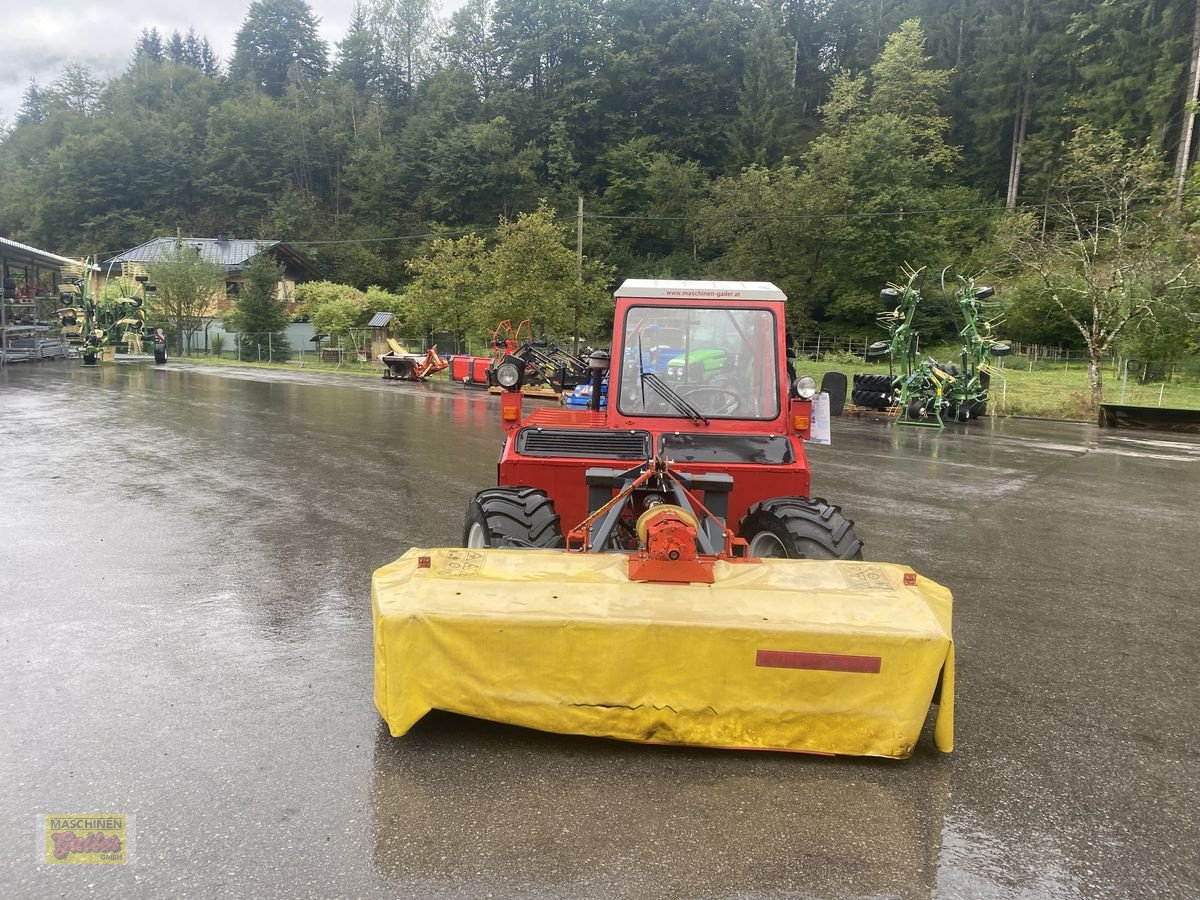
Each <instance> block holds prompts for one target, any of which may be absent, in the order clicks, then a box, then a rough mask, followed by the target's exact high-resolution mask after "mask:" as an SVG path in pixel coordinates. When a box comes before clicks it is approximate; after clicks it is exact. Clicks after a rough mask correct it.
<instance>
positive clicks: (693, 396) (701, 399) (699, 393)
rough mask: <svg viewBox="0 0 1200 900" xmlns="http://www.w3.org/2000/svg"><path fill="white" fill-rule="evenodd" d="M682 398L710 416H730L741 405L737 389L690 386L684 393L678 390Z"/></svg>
mask: <svg viewBox="0 0 1200 900" xmlns="http://www.w3.org/2000/svg"><path fill="white" fill-rule="evenodd" d="M680 393H681V394H682V396H683V399H684V400H686V401H687V402H688V403H690V404H692V405H693V406H695V407H696V408H697V409H698V410H699V411H700V412H702V413H706V414H708V415H711V416H731V415H733V414H734V413H735V412H737V411H738V409H739V408H740V407H741V405H742V398H741V396H740V395H739V394H738V393H737V391H730V390H726V389H725V388H719V387H697V388H691V389H689V390H688V391H687V392H686V393H684V392H682V391H681V392H680Z"/></svg>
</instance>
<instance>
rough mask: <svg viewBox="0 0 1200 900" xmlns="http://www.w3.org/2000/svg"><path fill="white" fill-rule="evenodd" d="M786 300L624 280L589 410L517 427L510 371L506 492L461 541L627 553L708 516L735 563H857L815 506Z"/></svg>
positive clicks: (764, 286) (717, 545) (839, 525)
mask: <svg viewBox="0 0 1200 900" xmlns="http://www.w3.org/2000/svg"><path fill="white" fill-rule="evenodd" d="M784 301H785V297H784V294H783V292H782V291H780V290H779V288H777V287H775V286H774V285H772V284H768V283H763V282H714V281H657V280H642V279H630V280H628V281H626V282H625V283H624V284H622V285H621V287H620V288H619V289H618V290H617V292H616V317H615V324H614V334H613V342H612V349H611V354H606V353H604V352H603V351H601V352H598V353H594V354H592V358H591V363H592V366H593V376H594V377H593V385H592V392H591V405H590V408H588V409H565V408H555V409H545V408H539V409H538V410H536V411H534V412H533V413H532V414H531V415H529V416H527V417H522V414H521V387H522V384H521V382H522V378H523V374H524V372H525V366H524V362H523V361H522V360H520V359H515V358H514V359H511V360H507V359H506V360H504V361H501V363H500V364H499V365H498V366H497V368H496V377H497V380H498V381H499V383H500V384H501V385H502V386H503V387H504V388H505V389H506V392H505V393H504V394H503V395H502V418H503V423H504V426H505V429H506V430H507V438H506V440H505V443H504V450H503V451H502V453H501V455H500V462H499V486H498V487H494V488H488V489H486V490H482V491H480V492H479V493H477V494H476V495H475V496H474V497H473V498H472V499H471V501H470V503H469V505H468V507H467V514H466V523H465V528H464V533H463V543H464V545H465V546H466V547H468V548H475V549H480V548H489V547H492V548H498V547H534V548H561V547H564V546H566V545H570V546H572V547H573V548H574V547H575V546H576V545H581V546H582V548H585V549H590V550H625V551H631V550H636V549H637V548H638V547H639V545H644V543H645V542H644V539H643V538H644V535H640V534H639V531H643V532H644V531H645V528H646V522H642V527H641V528H639V521H640V520H642V518H643V516H644V515H645V514H646V513H647V511H648V510H651V509H652V508H654V507H655V506H659V505H664V504H667V505H670V506H671V508H672V509H679V508H680V507H683V509H684V510H689V509H691V511H692V512H693V513H694V514H695V518H696V519H698V520H700V519H708V518H709V517H708V516H701V515H699V512H700V511H699V510H695V509H694V507H695V506H697V505H699V506H701V507H702V509H703V511H704V512H705V513H710V514H712V518H713V519H716V520H720V521H719V522H718V523H716V524H712V523H708V522H703V523H701V524H700V525H699V529H698V530H699V531H700V543H701V545H702V546H701V550H702V551H704V550H707V552H708V553H710V554H719V553H720V552H721V544H722V533H723V532H724V531H731V532H732V536H733V544H732V545H731V546H730V547H729V548H727V549H728V550H729V552H731V553H732V554H733V555H735V556H746V557H751V558H766V557H787V558H808V559H844V560H855V559H862V547H863V542H862V541H861V540H860V539H859V538H858V536H857V535H856V534H855V532H854V523H853V522H851V521H850V520H849V519H847V518H846V517H845V516H843V515H842V512H841V510H839V509H838V507H836V506H833V505H831V504H829V503H827V502H826V501H824V500H821V499H816V498H812V497H811V496H810V477H809V468H808V461H807V458H806V456H805V452H804V440H806V439H807V438H809V436H810V429H811V425H812V415H813V403H812V397H813V396H814V395H815V393H816V384H815V382H814V381H813V379H811V378H809V377H806V376H805V377H801V378H798V379H795V380H794V381H793V380H792V379H791V378H790V377H789V374H788V371H789V369H788V365H787V347H786V345H785V332H784ZM606 370H607V376H605V371H606ZM605 378H606V387H607V393H605V385H604V384H603V382H604V381H605ZM668 469H669V471H670V473H671V475H670V476H668V477H664V473H665V472H666V471H667V470H668ZM650 470H653V472H650ZM648 472H650V474H649V475H647V473H648ZM639 479H641V480H640V481H639ZM634 482H637V484H636V486H633V485H634ZM677 482H678V485H679V487H678V488H676V487H674V485H675V484H676V483H677ZM680 490H682V491H683V492H684V493H680ZM685 494H686V496H685ZM616 496H621V497H622V500H623V502H622V503H621V504H620V506H621V508H620V509H619V510H615V511H614V510H606V509H605V507H607V506H609V505H610V504H612V502H613V499H614V497H616ZM689 500H690V501H692V502H688V501H689ZM600 510H605V512H609V513H610V514H609V515H597V513H598V512H599V511H600ZM585 522H586V525H584V526H583V527H582V528H578V527H579V526H580V525H581V523H585ZM725 523H728V524H727V525H726V524H725ZM696 524H698V523H697V522H693V523H692V525H693V526H695V525H696ZM564 525H566V526H567V527H566V528H565V529H564ZM734 526H736V527H734ZM572 528H578V530H577V531H576V532H572V531H571V530H570V529H572ZM706 531H711V535H709V538H710V540H708V541H705V532H706ZM573 535H574V538H573Z"/></svg>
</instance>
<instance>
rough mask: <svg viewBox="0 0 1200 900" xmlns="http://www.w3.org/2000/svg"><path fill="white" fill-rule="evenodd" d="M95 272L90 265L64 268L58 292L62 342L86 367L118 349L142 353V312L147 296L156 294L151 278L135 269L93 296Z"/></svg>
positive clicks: (109, 281)
mask: <svg viewBox="0 0 1200 900" xmlns="http://www.w3.org/2000/svg"><path fill="white" fill-rule="evenodd" d="M94 269H95V265H94V263H93V261H92V260H91V259H87V260H82V261H80V262H79V263H78V265H76V266H73V267H69V268H64V269H63V283H62V284H60V285H59V286H58V290H59V303H60V304H61V308H60V309H59V310H58V311H57V312H58V315H59V318H60V322H61V325H62V334H63V337H64V338H65V339H66V340H67V342H68V343H69V344H70V345H71V347H73V348H74V350H75V352H76V353H77V354H78V356H79V357H80V359H81V360H82V362H83V365H85V366H97V365H99V364H100V362H101V361H102V360H104V359H106V358H107V359H111V358H112V355H113V354H115V353H116V351H117V350H118V349H121V350H123V351H124V352H126V353H134V354H138V353H141V352H142V341H143V339H144V337H145V328H146V324H145V308H144V307H145V304H146V299H147V297H148V295H149V294H152V293H154V291H155V286H154V285H153V284H150V283H149V282H150V276H149V275H147V274H146V272H145V271H143V270H141V269H137V270H136V271H129V272H126V273H124V274H122V275H120V276H118V277H117V278H109V277H106V278H105V280H104V284H103V287H102V288H101V289H100V291H99V292H98V293H95V292H93V291H92V284H91V277H90V275H91V272H92V271H93V270H94ZM110 272H111V270H110Z"/></svg>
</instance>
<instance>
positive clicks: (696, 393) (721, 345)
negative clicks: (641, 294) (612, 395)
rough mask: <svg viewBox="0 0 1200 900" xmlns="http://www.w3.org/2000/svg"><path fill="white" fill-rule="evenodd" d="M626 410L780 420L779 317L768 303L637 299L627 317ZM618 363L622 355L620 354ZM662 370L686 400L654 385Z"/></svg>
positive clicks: (622, 405)
mask: <svg viewBox="0 0 1200 900" xmlns="http://www.w3.org/2000/svg"><path fill="white" fill-rule="evenodd" d="M622 327H623V340H622V341H621V346H622V347H623V348H624V349H623V358H622V360H621V397H620V403H619V408H620V411H621V412H622V413H624V414H626V415H634V416H664V417H673V418H689V417H690V414H689V413H688V412H687V411H686V407H691V408H692V409H694V410H695V411H696V412H697V413H699V414H700V415H701V416H704V417H705V418H728V419H774V418H775V417H776V416H778V415H779V364H778V360H777V359H776V346H775V340H776V338H775V335H776V325H775V316H774V314H773V313H772V312H771V311H770V310H768V309H734V308H716V309H698V308H688V307H677V308H672V307H663V306H633V307H630V309H629V311H628V312H627V313H626V315H625V322H624V324H623V326H622ZM614 362H615V361H614ZM648 373H653V374H654V375H656V376H658V379H660V380H661V381H662V382H663V383H665V385H666V386H667V387H669V388H670V389H671V392H673V393H674V394H676V395H677V396H678V397H679V398H682V400H684V401H685V402H684V403H683V404H679V403H671V402H669V398H667V397H665V396H664V392H663V391H655V390H652V389H649V388H648V387H647V384H646V380H645V378H644V377H643V376H644V375H645V374H648Z"/></svg>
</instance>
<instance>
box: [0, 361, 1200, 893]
mask: <svg viewBox="0 0 1200 900" xmlns="http://www.w3.org/2000/svg"><path fill="white" fill-rule="evenodd" d="M496 415H497V414H496V409H495V401H494V400H493V399H491V398H489V397H487V396H486V395H481V394H475V393H469V392H466V391H462V390H459V389H456V388H453V387H448V386H428V385H409V384H388V383H384V382H383V381H382V380H380V381H378V382H376V381H364V380H361V379H353V378H344V379H328V378H314V377H310V376H307V375H304V374H302V373H301V374H296V373H284V374H280V373H273V372H261V371H256V372H246V371H239V370H223V371H214V370H211V369H199V368H191V367H187V366H182V365H177V364H175V363H172V364H171V365H169V366H168V367H167V369H166V370H161V369H159V370H156V369H153V368H150V367H147V366H134V365H115V366H110V367H108V368H105V369H101V370H99V371H86V370H81V369H79V368H75V367H68V366H67V365H65V364H62V365H60V364H49V365H44V366H40V367H10V368H8V369H5V370H3V371H2V372H0V448H2V450H3V455H2V456H0V459H2V460H3V465H2V466H0V497H2V498H3V502H4V506H3V517H2V518H0V567H2V569H0V578H2V579H3V580H2V581H0V584H2V585H3V587H2V588H0V612H2V614H3V620H4V623H5V627H4V629H3V631H2V632H0V675H2V677H3V680H2V682H0V683H2V684H3V690H2V691H0V733H2V734H3V735H4V739H3V741H0V774H2V775H3V778H0V808H2V809H3V810H5V812H6V813H7V815H6V816H4V817H3V819H0V843H2V845H3V847H4V848H5V849H4V850H3V851H2V852H0V893H2V894H3V896H15V897H24V896H35V895H36V896H43V895H47V894H54V895H58V894H63V895H67V894H70V895H75V894H84V893H89V892H90V893H97V894H100V895H104V896H108V895H113V894H117V893H125V894H134V895H139V896H161V895H166V894H182V895H204V896H251V895H261V896H293V895H294V896H310V895H314V894H317V895H346V896H366V895H370V896H412V897H428V896H464V897H480V896H487V895H488V894H491V895H493V896H496V897H505V896H518V895H519V896H546V897H598V896H620V897H727V896H746V897H778V896H798V897H811V896H817V897H843V896H853V897H858V896H899V897H923V896H931V895H932V896H939V897H1094V896H1101V895H1103V896H1128V897H1134V896H1137V897H1141V896H1188V895H1190V894H1191V893H1192V892H1193V888H1194V885H1195V884H1196V883H1197V880H1198V879H1200V852H1198V850H1197V842H1196V841H1195V839H1194V835H1195V834H1196V832H1197V822H1196V813H1195V811H1194V810H1195V808H1196V801H1197V788H1196V785H1197V783H1198V781H1200V779H1198V776H1200V765H1198V764H1197V755H1196V750H1195V746H1196V738H1197V721H1198V709H1197V706H1198V702H1200V701H1198V700H1197V691H1196V679H1195V673H1194V667H1195V664H1196V659H1197V646H1198V640H1197V639H1198V633H1197V632H1198V627H1197V624H1196V622H1197V617H1196V615H1195V610H1194V607H1195V600H1196V597H1197V591H1196V589H1195V587H1194V581H1195V579H1194V576H1193V574H1192V558H1193V556H1194V553H1195V546H1196V527H1197V521H1198V520H1197V516H1196V511H1195V510H1196V505H1197V501H1198V500H1200V440H1198V439H1196V438H1190V437H1186V436H1176V435H1161V434H1153V433H1129V432H1112V431H1109V432H1104V431H1099V430H1097V429H1095V428H1092V427H1090V426H1083V425H1071V424H1062V423H1045V422H1028V421H1000V422H995V423H992V422H982V423H975V424H972V425H968V426H954V427H952V428H949V429H947V430H946V431H945V432H942V433H936V432H932V431H924V430H911V431H906V430H903V429H895V428H890V427H887V426H886V424H884V423H882V422H871V421H851V420H839V421H837V422H836V423H835V427H834V445H833V446H832V447H814V448H812V449H811V454H810V456H811V460H812V465H813V470H814V477H813V483H814V491H815V492H816V493H817V494H820V495H823V496H826V497H828V498H829V499H830V500H832V501H834V502H837V503H840V504H841V505H842V506H843V507H844V508H845V509H846V511H847V513H848V514H849V515H850V516H851V517H852V518H854V519H856V520H857V524H858V529H859V531H860V534H862V535H863V536H864V537H865V538H866V539H867V556H868V558H871V559H887V560H894V561H899V562H906V563H910V564H912V565H913V566H914V567H915V568H917V569H918V570H919V571H921V572H922V573H924V574H926V575H928V576H929V577H931V578H934V579H936V580H938V581H941V582H943V583H945V584H947V585H948V586H950V587H951V588H952V589H953V590H954V592H955V595H956V597H957V600H958V602H957V606H956V623H955V627H956V637H957V639H958V643H959V653H958V665H959V685H958V691H959V694H958V697H959V699H958V749H957V751H956V753H955V754H953V755H952V756H949V757H941V756H939V755H938V754H936V753H935V752H934V751H933V750H932V748H931V747H930V745H929V742H928V741H927V740H926V741H925V742H924V743H923V744H922V746H921V748H920V749H919V750H918V753H917V755H916V756H915V757H914V758H913V759H912V760H909V761H907V762H900V763H896V762H880V761H869V760H842V759H835V760H827V759H812V758H807V757H796V756H791V755H781V754H757V753H723V752H707V751H690V750H683V749H672V748H663V747H642V746H636V745H624V744H619V743H614V742H607V741H596V740H587V739H576V738H566V737H558V736H551V735H543V734H539V733H536V732H528V731H523V730H520V729H515V728H509V727H505V726H500V725H494V724H491V723H484V722H474V721H470V720H466V719H461V718H457V717H453V716H448V715H435V716H431V717H429V718H428V719H426V720H425V721H423V722H422V723H421V724H420V725H419V726H418V727H417V728H416V729H415V730H414V731H413V732H412V733H411V734H410V735H408V736H406V737H405V738H401V739H391V738H389V737H388V736H387V735H386V731H385V730H384V729H383V728H382V727H381V725H380V723H379V721H378V718H377V716H376V714H375V712H374V709H373V708H372V706H371V694H370V691H371V641H370V615H369V608H368V584H369V576H370V572H371V571H372V569H374V568H375V567H376V566H378V565H381V564H382V563H384V562H387V561H389V560H391V559H392V558H394V557H395V556H396V555H398V554H399V553H400V552H402V551H403V550H404V549H406V548H408V547H409V546H413V545H418V544H425V545H439V544H441V545H444V544H448V543H449V544H452V543H455V542H457V539H458V538H459V536H460V529H461V517H462V510H463V507H464V506H465V503H466V500H467V498H468V497H469V495H470V494H471V492H472V491H473V490H474V489H475V487H477V486H481V485H485V484H489V483H491V482H492V481H493V480H494V477H495V461H496V456H497V452H498V450H499V443H500V431H499V428H498V425H497V421H496ZM101 811H103V812H125V813H129V814H132V815H134V816H135V822H136V831H137V843H136V846H135V850H134V853H133V856H134V859H135V863H134V864H133V865H130V866H126V867H105V868H104V870H98V869H96V868H92V867H74V869H70V870H66V871H64V870H63V868H62V867H55V868H53V869H51V868H49V867H45V866H39V865H38V864H37V861H36V855H35V841H36V830H35V821H34V817H35V815H37V814H38V813H51V812H58V813H62V812H68V813H70V812H101Z"/></svg>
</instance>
